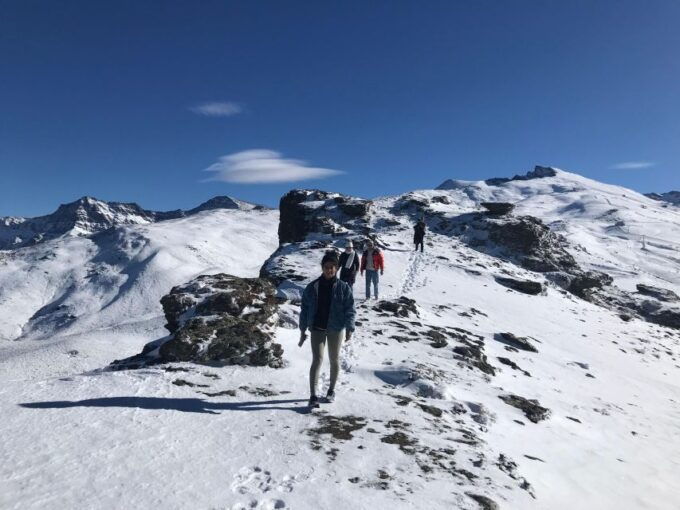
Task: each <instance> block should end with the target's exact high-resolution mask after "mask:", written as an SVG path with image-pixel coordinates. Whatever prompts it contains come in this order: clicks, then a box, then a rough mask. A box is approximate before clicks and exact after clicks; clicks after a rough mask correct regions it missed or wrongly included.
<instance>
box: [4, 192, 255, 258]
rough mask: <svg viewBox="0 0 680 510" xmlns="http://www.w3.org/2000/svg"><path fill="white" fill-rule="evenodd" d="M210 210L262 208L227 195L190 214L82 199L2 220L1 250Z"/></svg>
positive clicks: (209, 201) (203, 205)
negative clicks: (34, 214)
mask: <svg viewBox="0 0 680 510" xmlns="http://www.w3.org/2000/svg"><path fill="white" fill-rule="evenodd" d="M209 209H240V210H250V209H262V206H256V205H255V204H251V203H249V202H243V201H241V200H236V199H234V198H231V197H227V196H220V197H215V198H212V199H210V200H208V201H207V202H204V203H202V204H201V205H199V206H198V207H195V208H194V209H191V210H189V211H182V210H180V209H177V210H174V211H166V212H158V211H149V210H146V209H143V208H142V207H140V206H139V205H137V204H135V203H123V202H106V201H104V200H97V199H96V198H92V197H82V198H79V199H78V200H76V201H75V202H70V203H68V204H62V205H60V206H59V207H58V208H57V210H56V211H55V212H53V213H51V214H47V215H45V216H38V217H35V218H14V217H7V218H0V250H4V249H15V248H21V247H24V246H31V245H34V244H37V243H40V242H43V241H48V240H50V239H54V238H57V237H59V236H62V235H64V234H67V233H73V234H76V235H81V236H87V235H90V234H94V233H97V232H102V231H104V230H108V229H110V228H113V227H117V226H121V225H139V224H146V223H153V222H157V221H164V220H171V219H176V218H182V217H184V216H189V215H192V214H196V213H198V212H201V211H206V210H209Z"/></svg>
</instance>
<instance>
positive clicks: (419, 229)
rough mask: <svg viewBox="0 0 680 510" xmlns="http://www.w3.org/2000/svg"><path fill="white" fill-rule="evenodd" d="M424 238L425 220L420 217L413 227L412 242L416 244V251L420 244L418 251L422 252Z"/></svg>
mask: <svg viewBox="0 0 680 510" xmlns="http://www.w3.org/2000/svg"><path fill="white" fill-rule="evenodd" d="M424 239H425V220H423V219H422V218H420V219H419V220H418V222H417V223H416V226H415V227H413V242H414V244H415V245H416V251H418V245H420V253H423V241H424Z"/></svg>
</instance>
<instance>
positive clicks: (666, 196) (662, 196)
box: [645, 191, 680, 205]
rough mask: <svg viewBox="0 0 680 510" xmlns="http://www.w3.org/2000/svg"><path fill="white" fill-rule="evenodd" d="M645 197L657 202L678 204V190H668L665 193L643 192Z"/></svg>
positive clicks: (679, 201) (679, 203)
mask: <svg viewBox="0 0 680 510" xmlns="http://www.w3.org/2000/svg"><path fill="white" fill-rule="evenodd" d="M645 196H646V197H649V198H651V199H653V200H658V201H659V202H667V203H669V204H673V205H680V191H669V192H667V193H645Z"/></svg>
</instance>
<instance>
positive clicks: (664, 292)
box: [637, 283, 680, 303]
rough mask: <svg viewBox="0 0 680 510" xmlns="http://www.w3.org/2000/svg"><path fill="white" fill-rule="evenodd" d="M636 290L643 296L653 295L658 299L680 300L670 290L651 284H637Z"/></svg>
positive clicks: (667, 300)
mask: <svg viewBox="0 0 680 510" xmlns="http://www.w3.org/2000/svg"><path fill="white" fill-rule="evenodd" d="M637 291H638V293H640V294H644V295H645V296H649V297H653V298H655V299H658V300H659V301H666V302H669V303H671V302H675V301H680V297H678V295H677V294H676V293H675V292H673V291H672V290H668V289H662V288H660V287H653V286H652V285H645V284H643V283H638V284H637Z"/></svg>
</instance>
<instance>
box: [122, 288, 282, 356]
mask: <svg viewBox="0 0 680 510" xmlns="http://www.w3.org/2000/svg"><path fill="white" fill-rule="evenodd" d="M161 303H162V305H163V309H164V312H165V317H166V319H167V321H168V324H167V326H166V327H167V328H168V330H169V331H170V333H171V335H170V336H169V337H168V339H161V340H162V341H154V342H151V343H150V344H147V346H145V347H144V349H143V350H142V353H141V354H138V355H137V356H133V357H131V358H128V359H125V360H117V361H115V362H114V363H113V364H112V367H113V368H118V369H125V368H139V367H141V366H145V365H152V364H157V363H168V362H174V361H192V362H196V363H209V364H216V365H236V364H238V365H254V366H270V367H274V368H278V367H281V366H282V365H283V361H282V359H281V356H282V354H283V349H282V348H281V346H280V345H279V344H277V343H274V342H273V339H274V333H275V328H276V325H277V323H278V317H277V313H276V311H277V304H276V299H275V297H274V286H273V285H272V284H271V283H270V282H268V281H267V280H263V279H261V278H238V277H236V276H231V275H227V274H217V275H204V276H199V277H198V278H196V279H194V280H192V281H191V282H189V283H187V284H184V285H180V286H177V287H174V288H173V289H172V290H171V291H170V294H168V295H166V296H164V297H163V298H162V299H161Z"/></svg>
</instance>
